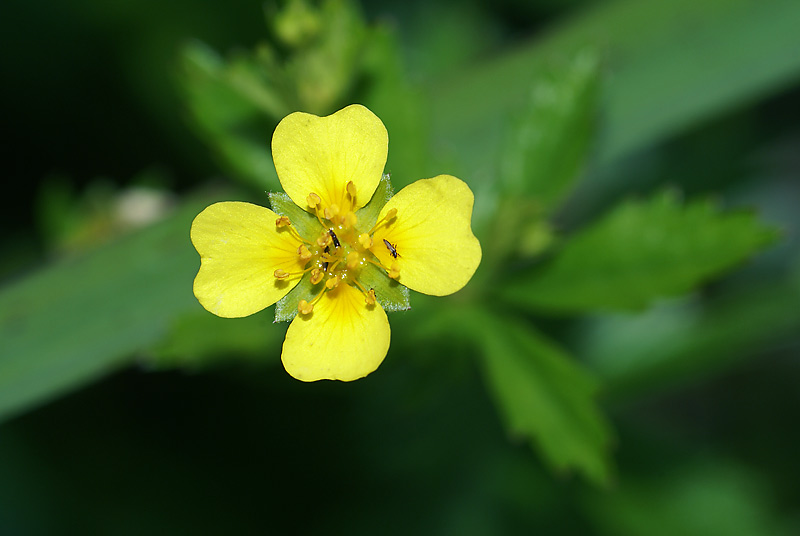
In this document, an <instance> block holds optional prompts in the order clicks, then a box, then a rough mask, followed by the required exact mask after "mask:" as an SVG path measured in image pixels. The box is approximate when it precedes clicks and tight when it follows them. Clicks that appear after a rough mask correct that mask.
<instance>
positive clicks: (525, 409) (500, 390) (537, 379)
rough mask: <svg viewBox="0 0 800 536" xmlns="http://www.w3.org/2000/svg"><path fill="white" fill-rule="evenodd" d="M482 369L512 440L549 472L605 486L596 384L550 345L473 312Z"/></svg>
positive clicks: (604, 435) (606, 439)
mask: <svg viewBox="0 0 800 536" xmlns="http://www.w3.org/2000/svg"><path fill="white" fill-rule="evenodd" d="M466 325H468V326H469V329H471V330H473V332H474V333H478V334H479V337H478V339H479V343H480V345H481V347H482V350H483V364H484V367H485V369H486V377H487V380H488V382H489V388H490V389H491V391H492V393H493V395H494V398H495V400H496V403H497V405H498V407H499V409H500V411H501V412H502V414H503V417H504V418H505V421H506V423H507V426H508V428H509V430H510V431H511V433H512V434H514V435H516V436H518V437H520V438H523V439H525V440H526V441H530V442H531V444H532V446H533V447H534V449H535V450H537V451H539V453H540V454H541V455H542V457H543V458H544V459H545V461H546V462H547V463H548V464H549V465H551V466H552V467H553V469H555V470H557V471H560V472H563V471H568V470H577V471H580V472H581V473H583V474H584V476H586V477H587V478H588V479H589V480H591V481H592V482H594V483H595V484H598V485H605V484H607V483H608V481H609V479H610V476H611V464H610V461H609V456H608V449H609V447H610V443H611V429H610V426H609V424H608V422H607V421H606V419H605V417H604V416H603V414H602V413H601V411H600V409H599V408H598V407H597V404H596V402H595V395H596V393H597V388H598V387H597V383H596V381H595V380H594V378H592V377H591V376H590V375H589V373H588V372H586V371H585V370H584V369H582V368H580V367H579V366H578V364H577V363H575V362H574V361H573V360H572V359H570V357H569V356H568V355H567V354H566V353H565V352H564V351H563V350H562V349H560V348H559V347H558V346H556V345H555V344H554V343H553V342H552V341H549V340H548V339H546V338H545V337H544V336H543V335H541V334H539V333H538V332H536V331H535V330H534V329H532V327H531V326H529V325H526V324H524V323H522V322H521V321H519V320H517V319H515V318H512V317H504V318H500V317H497V316H492V315H489V314H486V313H483V312H474V313H473V314H471V315H470V317H469V319H468V320H467V321H466Z"/></svg>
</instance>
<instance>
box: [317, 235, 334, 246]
mask: <svg viewBox="0 0 800 536" xmlns="http://www.w3.org/2000/svg"><path fill="white" fill-rule="evenodd" d="M331 242H333V239H332V238H331V235H329V234H328V231H325V234H322V235H320V236H319V238H317V245H318V246H319V247H321V248H324V247H325V246H327V245H329V244H330V243H331Z"/></svg>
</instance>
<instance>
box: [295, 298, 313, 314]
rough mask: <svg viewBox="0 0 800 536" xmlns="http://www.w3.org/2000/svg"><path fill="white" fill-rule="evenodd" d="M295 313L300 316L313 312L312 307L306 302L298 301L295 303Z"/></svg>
mask: <svg viewBox="0 0 800 536" xmlns="http://www.w3.org/2000/svg"><path fill="white" fill-rule="evenodd" d="M297 311H298V312H299V313H300V314H301V315H310V314H311V313H312V312H314V305H313V304H311V303H308V302H307V301H306V300H300V301H299V302H297Z"/></svg>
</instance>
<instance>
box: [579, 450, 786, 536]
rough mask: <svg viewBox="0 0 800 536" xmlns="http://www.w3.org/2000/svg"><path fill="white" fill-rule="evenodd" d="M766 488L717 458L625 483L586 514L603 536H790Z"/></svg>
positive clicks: (741, 470) (738, 468)
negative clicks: (678, 535)
mask: <svg viewBox="0 0 800 536" xmlns="http://www.w3.org/2000/svg"><path fill="white" fill-rule="evenodd" d="M766 491H767V490H766V489H765V488H764V484H763V483H762V482H760V480H759V479H758V478H756V476H755V475H753V474H750V472H748V471H747V470H746V469H745V468H744V467H741V466H737V465H733V464H724V463H722V462H720V461H719V460H718V459H716V458H712V459H707V460H704V463H695V464H691V465H689V466H686V467H679V468H671V470H669V471H662V472H660V474H659V475H658V477H656V478H650V479H642V478H639V479H628V480H627V481H624V482H622V483H621V485H620V488H619V490H617V491H616V492H615V493H609V494H605V495H603V496H596V497H594V501H592V502H591V503H590V511H591V513H592V515H593V517H594V518H595V519H596V522H597V524H598V525H599V527H598V528H599V529H600V533H601V534H609V535H613V536H628V535H630V536H638V535H641V534H647V535H648V536H674V535H676V534H680V535H681V536H753V535H761V534H763V535H767V534H769V535H788V534H793V532H791V531H789V530H786V529H788V524H786V523H783V522H781V521H779V520H777V519H776V517H775V513H774V511H773V510H774V509H773V507H772V505H771V504H770V499H769V495H768V494H767V493H765V492H766Z"/></svg>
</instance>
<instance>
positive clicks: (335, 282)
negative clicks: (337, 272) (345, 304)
mask: <svg viewBox="0 0 800 536" xmlns="http://www.w3.org/2000/svg"><path fill="white" fill-rule="evenodd" d="M325 286H326V287H327V288H328V290H333V289H335V288H336V287H338V286H339V278H338V277H337V276H333V277H331V278H329V279H328V280H327V281H325Z"/></svg>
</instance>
